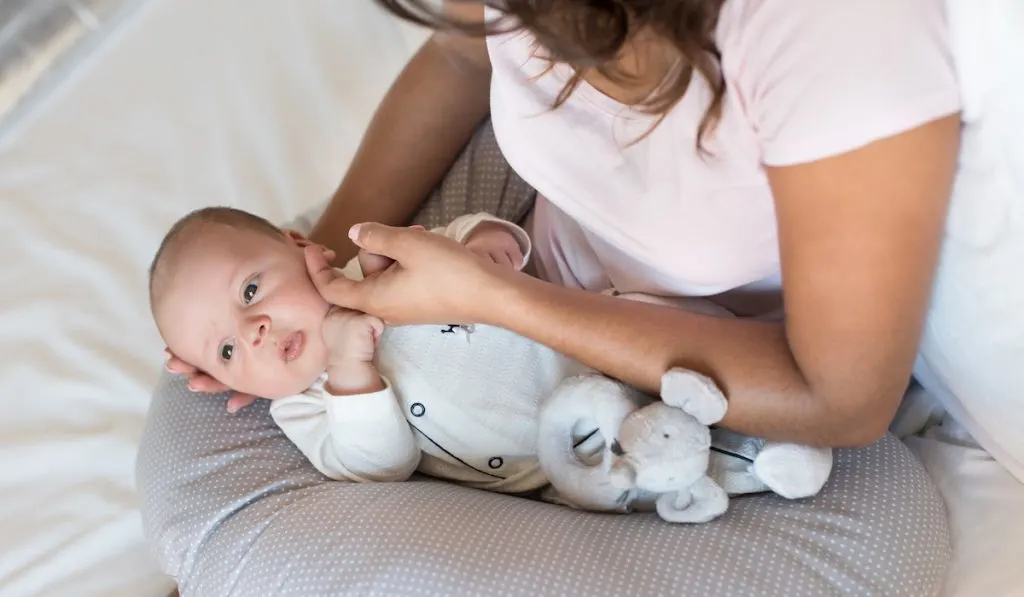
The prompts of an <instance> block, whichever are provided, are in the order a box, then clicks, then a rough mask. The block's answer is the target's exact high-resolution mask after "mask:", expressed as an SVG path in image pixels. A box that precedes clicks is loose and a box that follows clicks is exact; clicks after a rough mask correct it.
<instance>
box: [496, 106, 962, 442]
mask: <svg viewBox="0 0 1024 597" xmlns="http://www.w3.org/2000/svg"><path fill="white" fill-rule="evenodd" d="M959 123H960V121H959V117H958V116H954V117H949V118H945V119H942V120H939V121H936V122H933V123H930V124H927V125H925V126H923V127H920V128H918V129H916V130H913V131H910V132H907V133H904V134H900V135H898V136H895V137H892V138H890V139H886V140H883V141H879V142H876V143H874V144H872V145H870V146H868V147H866V148H863V149H860V150H856V151H853V152H850V153H847V154H845V155H842V156H838V157H835V158H830V159H826V160H822V161H820V162H816V163H810V164H806V165H799V166H790V167H785V168H774V169H770V170H769V172H768V175H769V179H770V182H771V185H772V190H773V193H774V196H775V198H776V212H777V218H778V226H779V236H780V250H781V259H782V277H783V287H784V300H785V305H786V321H785V323H784V324H777V323H767V322H756V321H750V320H731V319H715V318H710V317H706V316H701V315H695V314H690V313H686V312H679V311H675V310H672V309H667V308H658V307H652V306H650V305H644V304H635V303H633V302H630V301H616V300H613V299H607V298H605V297H601V296H595V295H592V294H586V293H582V292H573V291H570V290H566V289H563V288H558V287H555V286H552V285H549V284H542V283H537V282H534V281H530V280H522V279H520V280H516V281H515V283H514V284H509V285H505V288H510V289H511V292H506V293H505V296H504V297H503V299H502V302H501V303H499V304H503V305H505V308H502V309H495V310H492V311H489V312H488V313H490V314H491V316H492V317H491V319H493V321H494V323H495V324H497V325H501V326H505V327H508V328H510V329H512V330H514V331H516V332H518V333H520V334H523V335H525V336H528V337H530V338H533V339H535V340H537V341H539V342H541V343H544V344H547V345H549V346H551V347H552V348H555V349H557V350H560V351H562V352H564V353H566V354H568V355H570V356H572V357H575V358H577V359H579V360H581V361H583V362H584V363H586V364H588V365H590V366H592V367H595V368H597V369H599V370H601V371H604V372H605V373H608V374H610V375H612V376H614V377H618V378H620V379H622V380H624V381H626V382H627V383H631V384H634V385H637V386H638V387H641V388H643V389H645V390H648V391H656V390H657V389H658V384H659V379H660V376H661V374H662V373H663V372H664V371H666V370H667V369H668V368H670V367H672V366H683V367H688V368H691V369H695V370H698V371H702V372H705V373H708V374H710V375H712V376H713V377H714V378H715V379H716V380H717V381H718V383H719V384H720V385H721V387H722V389H723V390H724V391H725V393H726V395H727V396H728V397H729V412H728V415H727V417H726V419H725V420H724V421H723V425H724V426H726V427H729V428H731V429H734V430H737V431H740V432H743V433H748V434H751V435H756V436H760V437H766V438H769V439H776V440H782V441H795V442H802V443H809V444H825V445H833V446H844V445H863V444H868V443H872V442H874V441H875V440H877V439H878V438H879V437H880V436H881V435H882V434H884V432H885V430H886V428H887V427H888V424H889V422H890V421H891V420H892V417H893V415H894V413H895V411H896V409H897V407H898V406H899V402H900V399H901V397H902V394H903V392H904V391H905V389H906V386H907V383H908V380H909V377H910V374H911V369H912V366H913V361H914V357H915V354H916V351H917V345H918V341H919V337H920V334H921V331H922V326H923V322H924V317H925V313H926V310H927V305H928V298H929V296H930V291H931V285H932V278H933V272H934V269H935V267H936V262H937V257H938V253H939V246H940V241H941V237H942V229H943V224H944V222H945V216H946V211H947V204H948V197H949V195H950V190H951V186H952V179H953V173H954V170H955V164H956V156H957V149H958V147H959Z"/></svg>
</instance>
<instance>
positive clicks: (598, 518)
mask: <svg viewBox="0 0 1024 597" xmlns="http://www.w3.org/2000/svg"><path fill="white" fill-rule="evenodd" d="M485 189H486V191H485ZM532 198H533V192H532V191H531V190H530V189H529V187H528V186H526V185H525V184H524V183H523V182H522V181H521V180H520V179H518V178H517V177H516V176H515V175H514V174H512V173H510V172H509V171H508V168H507V166H505V165H504V162H503V161H501V159H500V154H498V153H497V149H496V146H495V145H494V140H493V136H492V133H491V131H490V129H489V127H486V126H485V127H484V128H482V129H481V131H480V132H479V133H478V135H477V136H476V138H475V139H474V141H473V142H472V143H471V144H470V145H469V147H468V148H467V151H466V152H465V153H464V154H463V156H462V158H460V160H459V162H458V163H457V164H456V166H455V168H454V169H453V171H452V173H451V174H450V175H449V177H448V179H447V180H446V181H445V183H444V184H443V185H442V187H441V188H440V189H439V190H438V192H436V193H435V195H434V197H433V198H432V199H431V201H430V203H429V204H428V206H427V207H426V208H425V209H424V211H423V213H421V214H420V216H419V218H418V220H419V221H420V222H421V223H423V224H424V225H429V226H435V225H441V224H443V223H445V222H447V221H449V220H450V219H452V218H454V217H456V216H458V215H460V214H462V213H466V212H470V211H477V210H488V211H491V212H495V213H497V214H498V215H500V216H502V217H506V218H509V219H512V220H519V219H521V218H522V217H523V216H524V215H525V213H526V211H527V210H528V209H529V205H530V202H531V201H532ZM305 225H306V226H308V221H307V222H306V223H305ZM300 227H303V224H300ZM137 483H138V489H139V494H140V497H141V506H142V515H143V521H144V524H145V529H146V533H147V536H148V538H149V540H150V542H151V544H152V546H153V548H154V550H155V552H156V554H157V556H158V558H159V561H160V562H161V563H162V566H163V568H164V570H165V571H166V572H167V573H168V574H171V575H172V576H174V577H175V579H177V581H178V583H179V586H180V591H181V594H182V597H200V596H201V597H227V596H245V597H261V596H323V595H381V596H389V597H392V596H393V597H400V596H405V595H409V596H426V595H438V596H445V597H460V596H467V597H468V596H477V595H481V596H492V595H494V596H497V595H508V596H520V595H523V596H525V595H551V596H565V595H587V596H597V597H601V596H620V595H636V596H662V595H666V596H678V595H695V596H701V597H705V596H738V597H739V596H742V597H751V596H779V597H825V596H833V595H835V596H848V595H862V596H883V595H884V596H894V597H895V596H901V597H902V596H906V597H921V596H926V595H935V594H937V593H938V590H939V588H940V583H941V579H942V577H943V573H944V571H945V569H946V565H947V562H948V560H949V557H950V547H949V538H948V528H947V523H946V516H945V510H944V507H943V504H942V502H941V499H940V498H939V496H938V494H937V492H936V490H935V489H934V487H933V486H932V484H931V481H930V479H929V477H928V476H927V474H926V473H925V471H924V470H923V468H922V467H921V466H920V465H919V464H918V462H917V461H916V460H915V459H914V458H913V456H912V455H911V454H910V452H909V451H908V450H907V449H906V448H905V447H904V446H903V444H902V443H900V442H899V441H897V440H896V439H894V438H892V437H887V438H886V439H884V440H882V441H881V442H879V443H878V444H876V445H874V446H872V447H870V448H865V449H861V450H839V451H837V453H836V459H835V469H834V473H833V477H832V480H831V481H830V482H829V484H828V485H827V486H826V488H825V490H824V491H823V492H822V493H821V494H820V495H819V496H817V497H815V498H813V499H810V500H804V501H797V502H790V501H786V500H783V499H781V498H777V497H775V496H772V495H758V496H747V497H742V498H737V499H734V500H733V501H732V503H731V506H730V509H729V511H728V512H727V513H726V514H725V516H723V517H722V518H720V519H719V520H717V521H715V522H713V523H710V524H706V525H697V526H678V525H670V524H667V523H665V522H663V521H661V520H660V519H658V518H657V517H655V516H653V515H646V514H634V515H627V516H621V515H612V514H592V513H585V512H580V511H576V510H571V509H568V508H563V507H559V506H554V505H550V504H545V503H540V502H535V501H530V500H527V499H523V498H517V497H511V496H506V495H498V494H491V493H486V492H481V491H475V490H470V489H465V488H461V487H457V486H454V485H450V484H446V483H440V482H436V481H430V480H427V479H421V478H416V479H414V480H412V481H409V482H406V483H388V484H368V485H366V484H353V483H346V482H336V481H329V480H327V479H325V478H324V477H322V476H321V475H320V474H319V473H317V472H316V471H315V470H314V469H313V468H312V467H311V466H310V465H309V464H308V463H307V462H306V461H305V460H304V458H303V457H302V455H301V454H300V453H299V452H298V450H297V449H295V447H294V446H292V444H291V443H290V442H289V441H288V440H287V439H286V438H285V437H284V435H283V434H282V433H281V432H280V431H279V430H278V429H277V427H276V426H275V425H274V423H273V421H272V420H271V418H270V416H269V414H268V410H267V403H266V402H261V403H258V404H256V405H254V406H252V407H250V408H248V409H246V410H245V411H242V412H241V413H238V414H235V415H228V414H227V413H226V412H225V411H224V396H217V397H211V396H209V395H197V394H193V393H191V392H189V391H188V389H187V387H186V385H185V381H184V380H183V379H181V378H178V377H174V376H170V375H166V376H164V378H163V379H162V380H161V382H160V384H159V385H158V387H157V388H156V390H155V392H154V396H153V403H152V405H151V408H150V413H149V416H148V420H147V423H146V428H145V431H144V433H143V438H142V443H141V446H140V449H139V456H138V463H137Z"/></svg>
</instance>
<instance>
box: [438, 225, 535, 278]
mask: <svg viewBox="0 0 1024 597" xmlns="http://www.w3.org/2000/svg"><path fill="white" fill-rule="evenodd" d="M484 222H494V223H496V224H501V225H502V226H504V227H505V228H506V229H507V230H508V231H509V232H511V233H512V235H513V236H515V237H516V240H517V241H518V242H519V250H520V251H521V252H522V253H523V266H525V265H526V264H527V263H528V262H529V261H530V253H531V252H532V250H533V243H531V242H530V235H528V234H527V233H526V231H525V230H523V229H522V228H521V227H519V226H517V225H515V224H513V223H512V222H509V221H508V220H502V219H501V218H498V217H496V216H492V215H491V214H489V213H485V212H480V213H475V214H468V215H464V216H460V217H458V218H455V219H454V220H452V223H451V224H448V226H446V227H444V228H435V229H434V230H433V231H432V232H435V233H437V234H443V235H444V236H447V237H448V238H450V239H452V240H454V241H456V242H458V243H461V244H465V242H466V241H467V240H469V237H470V235H472V234H473V231H474V230H476V228H477V227H478V226H479V225H480V224H483V223H484ZM523 266H520V269H522V267H523Z"/></svg>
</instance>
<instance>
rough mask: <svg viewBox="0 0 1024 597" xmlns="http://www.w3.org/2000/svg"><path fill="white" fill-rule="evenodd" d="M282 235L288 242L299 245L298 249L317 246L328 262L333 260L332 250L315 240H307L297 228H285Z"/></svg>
mask: <svg viewBox="0 0 1024 597" xmlns="http://www.w3.org/2000/svg"><path fill="white" fill-rule="evenodd" d="M284 236H285V238H286V239H288V242H290V243H292V244H294V245H295V246H296V247H299V248H300V249H305V248H306V247H317V248H319V249H320V251H321V252H322V253H323V254H324V258H325V259H327V261H328V262H331V261H334V257H335V255H334V251H332V250H330V249H328V248H327V247H325V246H323V245H318V244H316V243H315V242H313V241H311V240H309V239H308V238H306V236H305V235H304V234H302V233H301V232H299V231H298V230H285V231H284Z"/></svg>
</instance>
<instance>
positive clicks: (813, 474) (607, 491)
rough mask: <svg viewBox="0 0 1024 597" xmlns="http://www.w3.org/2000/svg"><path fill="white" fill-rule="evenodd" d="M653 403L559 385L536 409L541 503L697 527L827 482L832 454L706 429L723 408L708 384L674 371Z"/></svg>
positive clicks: (603, 382)
mask: <svg viewBox="0 0 1024 597" xmlns="http://www.w3.org/2000/svg"><path fill="white" fill-rule="evenodd" d="M660 393H661V400H660V401H659V400H656V399H653V398H651V397H649V396H646V395H644V394H641V393H640V392H637V391H635V390H633V389H631V388H630V387H628V386H626V385H625V384H622V383H619V382H617V381H614V380H612V379H609V378H607V377H604V376H602V375H600V374H598V373H589V374H585V375H581V376H577V377H573V378H570V379H567V380H566V381H565V382H563V383H562V384H561V385H560V387H559V388H558V389H557V390H556V391H555V392H554V393H553V394H552V395H551V396H550V397H549V398H548V399H547V400H545V401H544V403H543V404H542V405H541V408H540V421H539V423H540V424H539V437H538V440H539V441H538V452H539V456H540V464H541V467H542V468H543V470H544V473H545V474H546V475H547V477H548V479H549V481H550V482H551V488H550V490H549V492H548V495H547V499H550V500H552V501H556V502H559V503H563V504H566V505H569V506H573V507H576V508H581V509H586V510H593V511H601V512H630V511H644V510H655V511H657V513H658V515H659V516H660V517H661V518H662V519H664V520H666V521H669V522H681V523H701V522H708V521H711V520H714V519H715V518H717V517H718V516H720V515H722V514H723V513H724V512H725V511H726V509H727V507H728V501H729V498H728V496H729V495H738V494H745V493H756V492H763V491H773V492H775V493H777V494H779V495H780V496H782V497H785V498H789V499H798V498H803V497H809V496H812V495H815V494H817V493H818V492H819V491H820V490H821V488H822V487H823V486H824V484H825V482H826V481H827V480H828V476H829V474H830V473H831V469H832V451H831V449H828V448H816V447H811V446H802V445H797V444H787V443H775V442H765V441H763V440H757V439H755V438H747V437H744V436H741V435H739V434H735V433H732V432H729V431H726V430H721V429H716V430H712V429H710V427H709V426H710V425H714V424H715V423H717V422H719V421H720V420H721V419H722V418H723V417H724V416H725V413H726V409H727V407H728V403H727V401H726V399H725V396H724V395H723V394H722V392H721V391H720V390H719V389H718V387H717V385H716V384H715V383H714V382H713V381H712V380H711V379H709V378H708V377H706V376H704V375H701V374H699V373H696V372H693V371H687V370H684V369H672V370H670V371H668V372H666V373H665V375H664V376H663V377H662V380H661V391H660Z"/></svg>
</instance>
